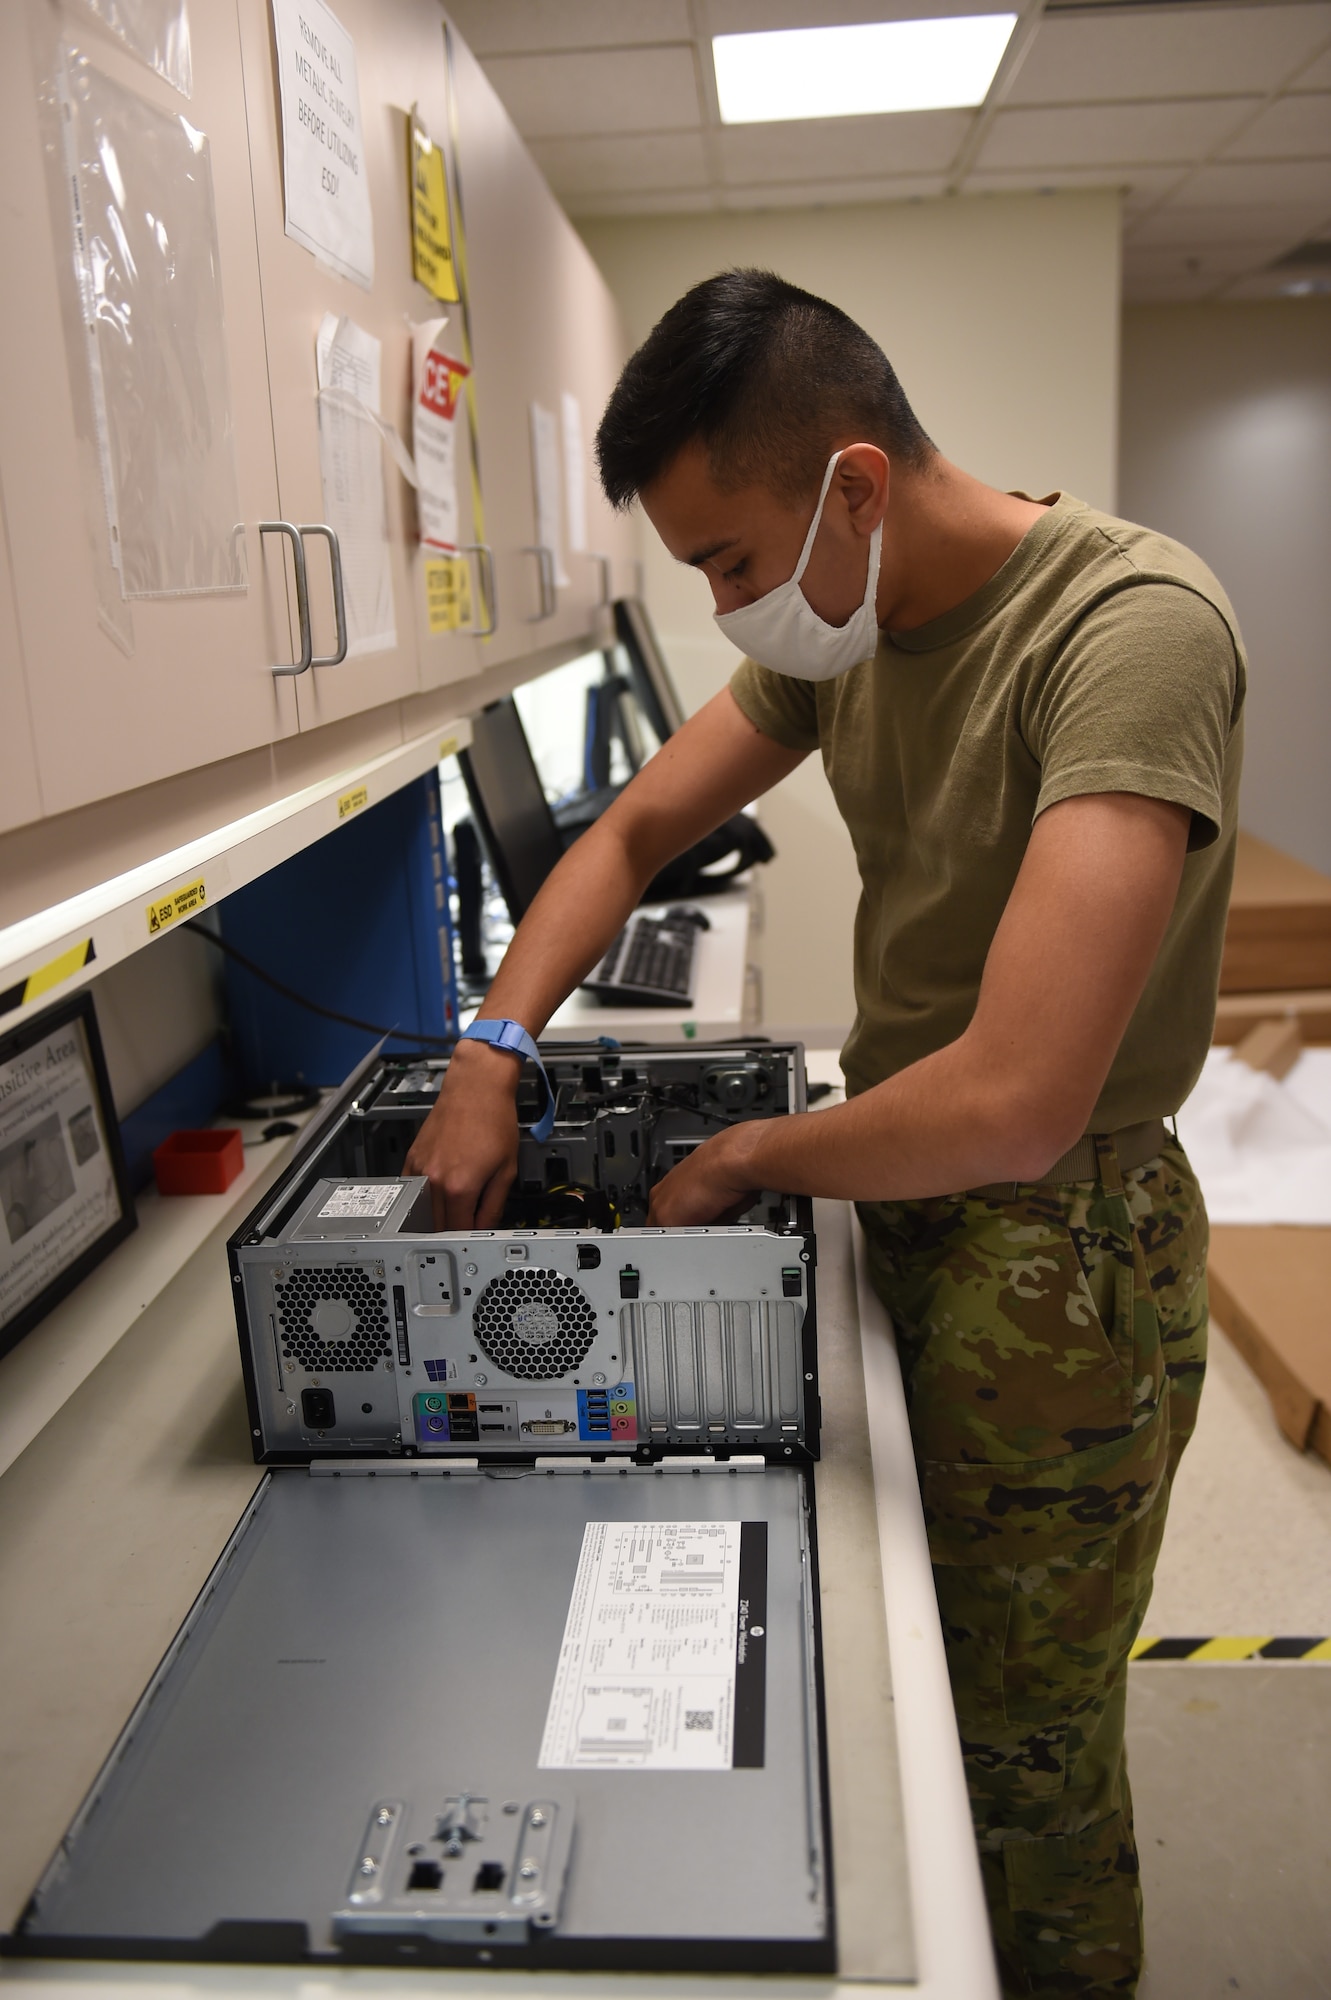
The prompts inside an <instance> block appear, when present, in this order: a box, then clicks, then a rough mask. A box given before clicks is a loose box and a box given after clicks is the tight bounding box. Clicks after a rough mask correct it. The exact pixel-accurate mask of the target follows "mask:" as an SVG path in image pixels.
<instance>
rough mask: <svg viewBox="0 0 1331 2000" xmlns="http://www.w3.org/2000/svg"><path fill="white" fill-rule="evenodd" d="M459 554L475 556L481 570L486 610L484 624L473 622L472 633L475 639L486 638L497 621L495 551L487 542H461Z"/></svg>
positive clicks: (497, 596)
mask: <svg viewBox="0 0 1331 2000" xmlns="http://www.w3.org/2000/svg"><path fill="white" fill-rule="evenodd" d="M458 554H459V555H460V556H475V557H476V559H477V565H478V567H479V569H480V571H481V577H482V582H481V592H480V594H481V595H482V596H483V598H484V602H485V605H486V608H487V612H488V620H487V623H486V624H484V625H477V624H476V623H475V622H473V624H472V626H471V631H472V634H473V636H474V637H475V638H477V639H488V638H489V637H490V636H491V634H492V633H493V631H494V629H495V627H496V625H497V624H498V623H499V593H498V589H497V587H496V584H495V552H494V550H493V549H492V548H491V547H490V544H489V543H488V542H463V543H462V544H461V546H460V548H459V549H458Z"/></svg>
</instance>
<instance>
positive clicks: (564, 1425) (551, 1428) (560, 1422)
mask: <svg viewBox="0 0 1331 2000" xmlns="http://www.w3.org/2000/svg"><path fill="white" fill-rule="evenodd" d="M577 1428H578V1427H577V1425H576V1424H571V1423H569V1421H568V1419H567V1418H566V1417H527V1418H524V1420H523V1423H522V1429H523V1430H524V1431H525V1432H526V1434H527V1436H528V1437H538V1438H562V1437H567V1436H568V1434H569V1432H570V1431H576V1430H577Z"/></svg>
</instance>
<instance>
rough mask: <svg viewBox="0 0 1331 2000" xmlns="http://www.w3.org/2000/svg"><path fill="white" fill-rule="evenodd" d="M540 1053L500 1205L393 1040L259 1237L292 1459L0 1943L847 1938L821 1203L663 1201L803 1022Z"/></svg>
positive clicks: (780, 1953) (400, 1944) (332, 1119)
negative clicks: (818, 1516)
mask: <svg viewBox="0 0 1331 2000" xmlns="http://www.w3.org/2000/svg"><path fill="white" fill-rule="evenodd" d="M544 1055H545V1059H546V1064H547V1069H548V1071H549V1075H550V1080H551V1084H552V1086H553V1091H554V1094H555V1098H556V1107H555V1112H556V1115H555V1123H554V1129H553V1132H552V1133H551V1136H550V1137H549V1139H547V1140H545V1141H538V1140H537V1139H536V1138H535V1137H534V1136H532V1134H531V1132H530V1131H524V1133H523V1136H522V1140H521V1152H520V1161H519V1171H518V1177H517V1181H516V1183H515V1185H514V1188H513V1192H512V1194H511V1196H510V1198H509V1203H508V1208H507V1210H506V1212H505V1214H504V1216H503V1218H502V1222H501V1226H499V1227H497V1228H495V1229H490V1230H472V1231H463V1232H457V1231H436V1230H435V1229H434V1228H433V1227H432V1218H431V1210H430V1197H429V1189H428V1187H427V1185H426V1184H425V1182H423V1181H422V1180H419V1179H415V1178H412V1177H410V1176H406V1177H404V1176H403V1167H404V1164H405V1160H406V1157H407V1153H408V1150H409V1148H410V1145H411V1141H412V1139H413V1137H414V1135H415V1133H416V1131H417V1129H418V1128H419V1126H420V1124H421V1122H422V1120H423V1118H424V1117H425V1115H426V1113H427V1111H428V1110H429V1108H430V1106H431V1104H432V1103H433V1101H434V1098H435V1095H436V1093H437V1090H438V1087H439V1083H440V1080H441V1074H442V1071H443V1069H444V1067H445V1060H444V1059H443V1058H439V1059H437V1060H435V1059H429V1060H427V1059H423V1058H419V1057H414V1058H413V1057H385V1056H384V1055H383V1054H382V1053H381V1052H378V1051H376V1052H375V1054H374V1055H373V1056H372V1057H371V1058H370V1059H368V1060H367V1061H366V1062H365V1063H364V1064H363V1065H362V1066H361V1067H360V1068H359V1069H358V1070H357V1071H356V1072H355V1073H354V1074H353V1075H352V1076H351V1077H350V1078H349V1079H348V1081H347V1083H346V1084H345V1085H344V1086H343V1088H342V1089H341V1090H339V1091H338V1092H337V1093H336V1095H335V1096H334V1097H333V1098H332V1099H331V1100H330V1101H329V1102H328V1103H327V1104H326V1106H325V1107H324V1109H323V1111H322V1113H321V1114H320V1115H319V1116H318V1118H317V1120H316V1121H315V1123H313V1124H312V1125H311V1126H310V1127H309V1128H308V1129H307V1131H306V1133H305V1135H304V1137H303V1139H302V1141H301V1143H300V1144H299V1147H298V1149H297V1150H296V1152H295V1153H294V1155H293V1157H292V1159H291V1161H290V1163H289V1165H288V1166H287V1167H286V1169H285V1171H284V1172H283V1174H282V1176H281V1178H280V1179H279V1180H278V1181H277V1183H276V1184H275V1185H274V1187H273V1188H272V1189H271V1190H270V1191H269V1192H268V1193H267V1194H266V1195H265V1196H264V1198H263V1200H262V1201H261V1202H260V1203H259V1204H258V1206H257V1207H256V1208H255V1209H254V1210H253V1212H252V1213H251V1214H250V1215H248V1216H247V1217H246V1219H245V1221H244V1223H243V1224H242V1226H241V1227H240V1229H239V1230H237V1232H236V1233H235V1235H234V1236H233V1238H232V1239H231V1243H230V1245H229V1258H230V1279H231V1287H232V1291H233V1294H234V1299H235V1306H236V1321H237V1328H238V1333H239V1341H240V1352H241V1361H242V1366H243V1371H244V1378H245V1391H246V1398H247V1407H248V1413H249V1424H250V1430H251V1434H252V1443H253V1447H254V1454H255V1458H256V1460H258V1461H259V1463H260V1464H262V1465H263V1466H264V1467H265V1468H266V1471H265V1475H264V1477H263V1480H262V1483H261V1484H260V1486H259V1488H258V1490H257V1492H256V1494H255V1496H254V1498H253V1501H252V1503H251V1504H250V1506H249V1508H248V1509H247V1510H246V1512H245V1515H244V1517H243V1519H242V1520H241V1521H240V1522H239V1523H238V1525H237V1527H236V1529H235V1531H234V1533H233V1535H232V1537H231V1539H230V1541H229V1543H228V1545H227V1548H226V1550H225V1551H224V1553H223V1555H222V1557H221V1558H220V1560H219V1562H218V1564H217V1566H216V1568H215V1569H214V1571H213V1574H212V1576H211V1577H210V1579H209V1582H208V1584H207V1586H206V1588H205V1589H204V1591H203V1592H202V1593H201V1595H200V1597H199V1599H198V1601H197V1603H196V1604H195V1606H194V1607H193V1609H192V1611H191V1612H190V1614H189V1616H188V1618H187V1619H186V1621H185V1624H184V1625H183V1627H182V1628H181V1631H180V1633H179V1634H178V1636H177V1638H176V1639H175V1641H174V1642H173V1644H172V1646H171V1648H170V1650H169V1651H168V1653H167V1656H166V1658H165V1659H164V1660H163V1661H162V1663H161V1665H160V1667H159V1669H158V1671H157V1673H156V1675H155V1676H154V1678H153V1680H152V1682H151V1684H150V1686H149V1687H148V1689H147V1690H146V1692H145V1694H144V1696H143V1697H142V1699H141V1701H140V1703H139V1705H138V1707H137V1708H136V1710H135V1712H134V1714H133V1715H132V1716H131V1718H130V1720H129V1722H128V1724H127V1725H126V1728H125V1730H124V1732H123V1734H122V1736H121V1738H120V1740H119V1742H118V1743H117V1744H116V1746H115V1748H114V1749H113V1751H112V1753H111V1755H110V1757H109V1759H108V1761H107V1763H106V1765H105V1766H104V1768H103V1770H102V1772H101V1774H100V1775H99V1777H98V1779H97V1781H96V1783H95V1784H94V1786H93V1789H92V1791H91V1793H90V1794H89V1797H88V1799H87V1800H86V1802H85V1803H84V1805H83V1807H82V1808H81V1809H80V1812H79V1814H78V1815H77V1817H76V1819H75V1820H74V1823H73V1824H72V1826H71V1827H70V1829H69V1831H68V1833H67V1834H66V1836H65V1839H64V1840H63V1841H62V1843H61V1846H60V1848H59V1851H58V1852H57V1854H56V1856H55V1858H54V1859H53V1860H52V1862H51V1863H50V1865H49V1867H48V1869H47V1871H46V1873H45V1875H44V1876H43V1878H42V1880H41V1882H40V1883H39V1885H38V1887H37V1889H36V1890H35V1892H34V1894H33V1896H32V1898H31V1900H30V1902H29V1904H28V1907H27V1909H26V1910H25V1912H24V1914H23V1916H22V1918H21V1920H20V1922H19V1924H18V1925H17V1926H16V1929H15V1933H14V1935H13V1936H12V1937H10V1938H9V1939H7V1940H6V1943H5V1948H6V1949H7V1950H8V1951H10V1952H18V1953H24V1954H39V1955H44V1956H51V1957H70V1956H104V1957H118V1958H184V1959H231V1960H237V1959H239V1960H252V1961H287V1962H291V1961H297V1962H299V1961H304V1962H313V1963H322V1964H337V1963H343V1964H347V1963H367V1962H372V1963H379V1964H398V1965H416V1966H419V1965H429V1964H436V1965H448V1964H452V1965H471V1966H477V1965H483V1966H491V1967H494V1968H496V1969H498V1968H502V1967H511V1968H538V1967H542V1966H546V1967H566V1968H573V1967H586V1968H592V1967H601V1968H606V1969H614V1968H624V1969H628V1968H633V1967H641V1968H651V1969H657V1970H660V1969H667V1968H695V1969H711V1970H733V1971H742V1970H772V1971H783V1972H803V1973H812V1972H826V1971H830V1970H832V1969H834V1967H835V1962H836V1960H835V1947H834V1928H833V1911H832V1888H831V1868H830V1853H829V1843H828V1815H827V1783H826V1771H825V1755H824V1729H823V1714H822V1678H821V1661H820V1637H819V1619H818V1589H817V1541H816V1524H815V1518H814V1510H813V1465H814V1461H815V1459H816V1457H817V1452H818V1410H819V1404H818V1364H817V1341H816V1304H815V1285H816V1276H815V1264H816V1257H815V1243H814V1236H813V1230H812V1225H811V1208H810V1204H809V1203H808V1201H807V1200H806V1199H804V1198H802V1197H792V1196H789V1195H783V1194H780V1193H779V1192H771V1191H768V1192H765V1193H763V1194H761V1195H759V1196H758V1197H757V1199H756V1200H755V1202H754V1203H753V1205H752V1207H751V1208H750V1209H749V1210H748V1211H747V1213H745V1214H743V1215H742V1216H740V1217H738V1218H737V1219H735V1220H734V1221H731V1222H728V1223H726V1224H724V1225H718V1226H713V1227H710V1228H687V1229H660V1228H653V1227H650V1226H648V1223H647V1211H648V1199H649V1195H650V1190H651V1187H652V1185H653V1184H654V1182H655V1181H656V1180H658V1179H659V1178H660V1177H661V1176H662V1175H663V1174H664V1173H665V1172H666V1171H668V1169H669V1168H670V1167H671V1166H672V1165H673V1164H675V1163H676V1162H677V1161H678V1160H679V1159H681V1158H683V1157H684V1156H685V1154H686V1153H687V1152H688V1151H689V1150H690V1149H691V1148H692V1147H693V1146H696V1145H697V1144H699V1143H700V1142H701V1141H702V1140H704V1139H705V1138H706V1137H707V1136H708V1135H709V1134H710V1133H712V1132H715V1131H718V1130H720V1129H721V1128H722V1127H723V1126H724V1125H726V1124H728V1123H730V1122H731V1121H733V1120H735V1119H740V1118H753V1117H779V1116H783V1115H785V1114H787V1113H790V1112H796V1111H800V1110H803V1108H804V1104H805V1097H804V1073H803V1057H802V1051H801V1050H800V1049H799V1048H798V1047H794V1046H784V1045H776V1044H770V1043H766V1042H762V1041H761V1040H758V1039H755V1040H753V1041H751V1042H748V1043H741V1044H734V1045H725V1046H718V1047H705V1046H697V1045H694V1044H684V1045H681V1046H679V1047H659V1046H657V1047H652V1048H650V1049H628V1048H625V1049H615V1048H613V1047H607V1046H605V1045H589V1046H585V1047H580V1046H570V1045H562V1046H560V1047H558V1048H555V1047H549V1048H547V1049H546V1050H545V1051H544ZM538 1085H539V1079H538V1078H537V1077H536V1076H535V1074H534V1073H532V1074H531V1075H530V1076H528V1075H527V1074H526V1073H525V1072H524V1081H523V1083H522V1085H521V1087H520V1093H519V1109H520V1112H522V1113H523V1115H525V1116H530V1115H532V1113H534V1111H535V1110H536V1109H537V1108H538V1106H537V1104H536V1101H535V1096H534V1093H535V1092H536V1090H537V1087H538ZM529 1092H531V1093H533V1096H532V1097H531V1099H530V1101H529V1099H528V1093H529ZM187 1337H188V1329H185V1328H182V1338H187Z"/></svg>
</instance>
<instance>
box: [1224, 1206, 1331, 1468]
mask: <svg viewBox="0 0 1331 2000" xmlns="http://www.w3.org/2000/svg"><path fill="white" fill-rule="evenodd" d="M1210 1273H1211V1310H1212V1312H1213V1313H1214V1314H1215V1317H1216V1319H1217V1321H1218V1322H1219V1324H1220V1325H1221V1326H1222V1327H1223V1328H1224V1330H1225V1332H1226V1333H1227V1334H1228V1335H1229V1338H1230V1339H1231V1340H1232V1341H1233V1343H1234V1345H1235V1347H1237V1348H1238V1350H1239V1352H1240V1354H1242V1356H1243V1358H1244V1360H1245V1361H1246V1362H1247V1363H1248V1365H1249V1367H1250V1368H1251V1369H1252V1371H1253V1373H1254V1375H1256V1377H1257V1379H1258V1381H1259V1382H1260V1383H1261V1384H1262V1386H1263V1388H1264V1389H1265V1390H1266V1393H1267V1395H1268V1396H1269V1397H1270V1398H1271V1407H1272V1409H1273V1410H1274V1411H1275V1417H1276V1422H1277V1423H1278V1424H1279V1426H1280V1428H1281V1430H1282V1431H1283V1432H1284V1433H1285V1436H1286V1437H1287V1438H1288V1439H1289V1441H1290V1443H1291V1444H1292V1445H1296V1446H1297V1447H1298V1449H1299V1450H1300V1451H1308V1450H1310V1449H1311V1450H1313V1451H1315V1452H1316V1453H1317V1454H1318V1456H1319V1457H1320V1458H1323V1459H1325V1460H1326V1463H1327V1464H1328V1465H1331V1229H1305V1228H1296V1227H1294V1226H1293V1225H1289V1226H1284V1225H1282V1226H1278V1227H1277V1226H1271V1227H1267V1228H1247V1227H1236V1226H1225V1225H1223V1224H1218V1225H1217V1226H1215V1227H1214V1228H1213V1229H1212V1231H1211V1258H1210Z"/></svg>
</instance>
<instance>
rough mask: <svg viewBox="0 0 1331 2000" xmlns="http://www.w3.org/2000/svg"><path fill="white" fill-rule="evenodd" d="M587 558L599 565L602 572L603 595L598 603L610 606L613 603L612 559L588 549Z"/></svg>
mask: <svg viewBox="0 0 1331 2000" xmlns="http://www.w3.org/2000/svg"><path fill="white" fill-rule="evenodd" d="M586 556H587V560H588V562H594V563H595V564H597V566H598V568H599V569H600V572H601V595H600V596H599V597H598V598H597V600H596V602H597V604H598V605H600V604H609V603H610V602H611V597H610V558H609V556H603V555H599V554H598V553H597V552H596V550H594V549H588V550H587V551H586Z"/></svg>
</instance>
